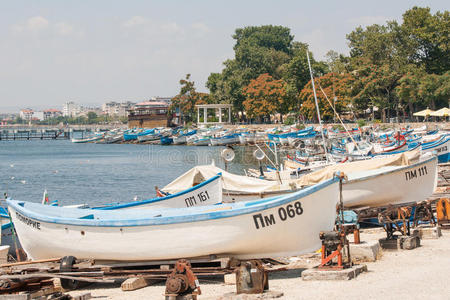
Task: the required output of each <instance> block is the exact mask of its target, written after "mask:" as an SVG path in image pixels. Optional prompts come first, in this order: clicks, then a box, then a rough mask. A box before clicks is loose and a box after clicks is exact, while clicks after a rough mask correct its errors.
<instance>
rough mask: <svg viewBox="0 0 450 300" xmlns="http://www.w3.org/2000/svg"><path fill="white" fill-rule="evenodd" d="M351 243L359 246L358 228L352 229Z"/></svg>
mask: <svg viewBox="0 0 450 300" xmlns="http://www.w3.org/2000/svg"><path fill="white" fill-rule="evenodd" d="M353 243H355V244H360V243H361V237H360V234H359V228H358V227H356V228H354V229H353Z"/></svg>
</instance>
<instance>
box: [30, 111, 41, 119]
mask: <svg viewBox="0 0 450 300" xmlns="http://www.w3.org/2000/svg"><path fill="white" fill-rule="evenodd" d="M32 120H34V121H44V112H43V111H35V112H33V118H32Z"/></svg>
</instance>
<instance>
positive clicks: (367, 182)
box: [342, 157, 437, 208]
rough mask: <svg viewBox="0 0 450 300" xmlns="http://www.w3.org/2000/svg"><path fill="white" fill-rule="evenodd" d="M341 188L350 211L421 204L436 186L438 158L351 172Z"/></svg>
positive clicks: (345, 203)
mask: <svg viewBox="0 0 450 300" xmlns="http://www.w3.org/2000/svg"><path fill="white" fill-rule="evenodd" d="M347 176H348V180H346V181H344V186H343V189H342V193H343V199H344V206H345V207H347V208H358V207H365V206H370V207H377V206H385V205H389V204H392V205H394V204H402V203H409V202H420V201H423V200H426V199H427V198H428V197H429V196H431V195H432V194H433V192H434V190H435V189H436V186H437V158H436V157H432V158H429V159H427V160H424V161H419V162H417V163H415V164H412V165H409V166H385V167H382V168H379V169H375V170H368V171H361V172H353V173H348V175H347Z"/></svg>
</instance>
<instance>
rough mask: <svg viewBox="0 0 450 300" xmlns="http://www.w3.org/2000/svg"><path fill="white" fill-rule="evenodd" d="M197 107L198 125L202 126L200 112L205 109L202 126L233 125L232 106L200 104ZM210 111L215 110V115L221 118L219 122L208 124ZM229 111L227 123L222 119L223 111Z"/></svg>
mask: <svg viewBox="0 0 450 300" xmlns="http://www.w3.org/2000/svg"><path fill="white" fill-rule="evenodd" d="M195 107H197V124H200V111H201V110H202V109H203V122H202V124H214V123H222V124H223V123H231V108H232V107H233V105H231V104H199V105H196V106H195ZM208 109H214V114H215V115H216V116H217V115H218V116H219V121H218V122H208ZM227 109H228V118H227V121H223V119H222V111H223V110H227Z"/></svg>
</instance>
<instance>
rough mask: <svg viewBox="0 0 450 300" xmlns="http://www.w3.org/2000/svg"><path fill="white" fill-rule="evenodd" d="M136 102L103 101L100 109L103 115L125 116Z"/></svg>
mask: <svg viewBox="0 0 450 300" xmlns="http://www.w3.org/2000/svg"><path fill="white" fill-rule="evenodd" d="M135 104H136V103H134V102H130V101H127V102H122V103H119V102H114V101H111V102H107V103H103V105H102V111H103V113H104V114H105V115H108V116H111V117H112V116H117V117H126V116H127V111H128V110H130V109H132V108H133V106H134V105H135Z"/></svg>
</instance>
